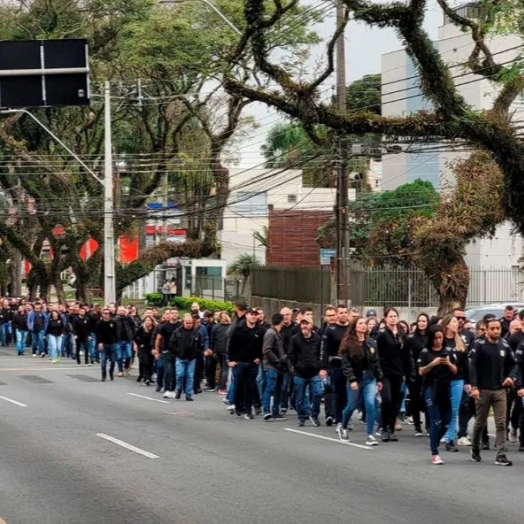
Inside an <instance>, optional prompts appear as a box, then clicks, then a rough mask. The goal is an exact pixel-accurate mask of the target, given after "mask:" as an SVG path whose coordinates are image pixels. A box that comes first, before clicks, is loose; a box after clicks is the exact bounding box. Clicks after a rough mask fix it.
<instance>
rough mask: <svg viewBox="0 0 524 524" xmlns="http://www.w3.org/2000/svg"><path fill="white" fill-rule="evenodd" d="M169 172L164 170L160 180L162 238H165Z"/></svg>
mask: <svg viewBox="0 0 524 524" xmlns="http://www.w3.org/2000/svg"><path fill="white" fill-rule="evenodd" d="M168 178H169V173H168V172H167V171H166V172H165V173H164V176H163V181H162V185H163V189H162V193H164V194H163V196H162V207H163V209H162V240H164V241H165V240H167V207H168V202H169V200H168V196H167V193H168V186H169V180H168Z"/></svg>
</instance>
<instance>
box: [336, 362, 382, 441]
mask: <svg viewBox="0 0 524 524" xmlns="http://www.w3.org/2000/svg"><path fill="white" fill-rule="evenodd" d="M347 395H348V403H347V404H346V407H345V409H344V412H343V413H342V427H343V428H344V429H347V427H348V423H349V421H350V419H351V415H353V411H355V409H357V406H358V399H359V396H360V395H362V397H363V399H364V405H365V406H366V425H367V434H368V435H373V428H374V426H375V417H376V414H375V401H376V398H377V381H376V380H375V379H374V378H373V376H372V375H371V374H369V373H368V372H367V371H364V374H363V375H362V379H361V380H360V382H358V389H357V390H356V391H353V390H352V389H351V384H350V383H349V382H348V383H347Z"/></svg>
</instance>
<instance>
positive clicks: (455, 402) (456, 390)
mask: <svg viewBox="0 0 524 524" xmlns="http://www.w3.org/2000/svg"><path fill="white" fill-rule="evenodd" d="M462 393H464V381H463V380H462V379H458V380H452V381H451V420H450V422H449V428H448V430H447V432H446V435H445V437H444V438H445V439H446V442H451V441H452V440H455V431H456V429H457V421H458V413H459V408H460V401H461V400H462Z"/></svg>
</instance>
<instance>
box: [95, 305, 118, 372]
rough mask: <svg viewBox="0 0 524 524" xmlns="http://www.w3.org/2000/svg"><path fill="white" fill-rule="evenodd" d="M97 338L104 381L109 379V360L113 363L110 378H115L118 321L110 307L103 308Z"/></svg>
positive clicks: (97, 328)
mask: <svg viewBox="0 0 524 524" xmlns="http://www.w3.org/2000/svg"><path fill="white" fill-rule="evenodd" d="M95 335H96V340H97V344H98V351H99V354H100V365H101V369H102V382H105V381H106V379H107V362H108V361H109V362H110V363H111V365H110V368H109V378H110V379H111V380H114V371H115V361H116V359H115V356H116V354H115V353H116V348H115V344H116V322H115V321H114V320H113V319H112V318H111V312H110V311H109V308H104V309H103V310H102V318H101V319H100V320H99V321H98V322H97V324H96V331H95Z"/></svg>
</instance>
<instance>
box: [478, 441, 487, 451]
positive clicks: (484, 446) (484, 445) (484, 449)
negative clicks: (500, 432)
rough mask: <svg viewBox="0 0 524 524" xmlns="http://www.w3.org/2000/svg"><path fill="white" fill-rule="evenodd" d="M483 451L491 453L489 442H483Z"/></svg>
mask: <svg viewBox="0 0 524 524" xmlns="http://www.w3.org/2000/svg"><path fill="white" fill-rule="evenodd" d="M480 449H481V450H482V451H489V442H483V443H482V446H481V447H480Z"/></svg>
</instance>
